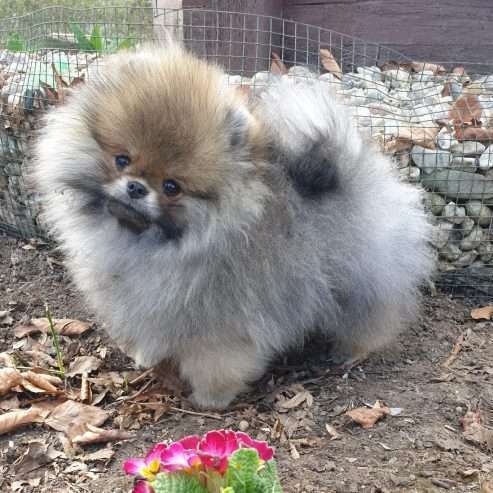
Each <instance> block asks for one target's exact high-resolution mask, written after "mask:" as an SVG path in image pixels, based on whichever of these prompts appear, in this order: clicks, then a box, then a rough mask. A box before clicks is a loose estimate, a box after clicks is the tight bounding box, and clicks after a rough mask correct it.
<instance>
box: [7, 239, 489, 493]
mask: <svg viewBox="0 0 493 493" xmlns="http://www.w3.org/2000/svg"><path fill="white" fill-rule="evenodd" d="M59 261H60V258H59V257H58V256H57V254H56V252H54V251H53V250H52V249H51V248H50V247H49V246H43V245H35V246H34V247H33V245H31V244H28V243H26V242H22V241H17V240H13V239H8V238H4V237H3V238H2V237H0V312H1V311H2V310H3V311H5V310H8V311H9V312H10V316H11V317H12V318H13V321H9V320H8V319H6V318H5V317H4V321H3V326H1V327H0V353H2V352H4V353H5V352H7V353H8V354H14V355H16V357H17V359H16V361H22V362H23V365H24V366H25V368H30V367H33V366H43V365H46V364H48V363H46V362H44V363H43V362H42V361H40V359H39V352H43V351H45V352H46V353H47V354H49V355H50V356H51V357H54V356H55V353H54V349H53V346H52V344H51V340H50V339H49V338H47V337H46V336H43V335H31V336H28V337H23V338H16V337H15V336H14V327H15V325H16V324H18V323H19V322H23V321H26V320H28V319H31V318H36V317H43V316H44V304H45V303H46V302H47V303H48V304H49V306H50V307H51V310H52V312H53V315H54V317H56V318H73V319H79V320H88V321H91V322H94V323H95V326H96V328H95V330H90V331H87V332H85V333H84V334H82V335H80V336H78V337H65V336H62V337H61V338H60V342H61V346H62V353H63V356H64V358H65V365H66V366H67V367H69V366H70V364H71V362H73V361H74V359H75V358H76V357H79V356H84V355H86V356H88V355H89V356H94V357H97V358H98V359H99V360H101V361H102V365H101V366H100V368H99V369H97V370H95V371H93V372H92V373H91V374H90V375H89V377H90V378H89V381H90V384H91V389H92V401H89V403H91V402H92V404H94V403H96V404H95V405H96V406H97V407H98V408H99V409H104V410H107V411H108V413H109V418H108V420H107V421H106V422H105V424H104V425H103V427H104V428H107V429H125V430H128V431H129V432H131V434H132V438H130V439H128V440H122V441H116V442H111V443H109V444H107V445H105V444H96V445H85V446H82V447H75V446H73V445H71V444H70V443H69V442H68V440H67V439H66V435H65V434H64V433H63V432H60V431H56V430H53V429H51V428H49V427H48V426H46V425H42V424H30V425H27V426H24V427H21V428H18V429H17V430H15V431H12V432H11V433H7V434H1V435H0V491H2V492H4V491H5V492H8V491H21V492H33V493H35V492H36V493H37V492H48V491H49V492H50V493H57V492H98V493H106V492H113V493H123V492H127V491H131V489H132V481H131V480H130V479H129V478H126V477H124V475H123V474H122V472H121V463H122V461H123V460H124V459H125V458H126V457H129V456H135V455H143V453H144V452H145V451H146V450H147V449H148V448H149V447H150V446H151V445H152V444H153V443H155V442H158V441H162V440H168V439H178V438H180V437H182V436H184V435H185V434H193V433H200V434H201V433H204V432H205V431H207V430H210V429H217V428H222V427H228V428H233V429H237V428H238V427H241V428H242V429H247V428H248V430H247V431H248V433H250V434H251V435H253V436H255V437H260V438H263V439H268V440H269V441H271V442H272V443H273V445H275V446H276V448H277V460H278V465H279V470H280V473H281V476H282V481H283V485H284V488H285V491H286V493H304V492H306V493H329V492H340V493H356V492H374V493H376V492H429V493H431V492H442V491H447V490H449V491H454V492H479V491H481V493H488V492H490V493H491V491H493V490H490V489H488V488H489V487H490V486H489V483H488V482H489V481H490V480H491V479H493V460H492V453H491V448H489V447H488V445H490V447H491V445H493V442H491V443H489V442H488V441H487V439H485V440H484V441H483V442H484V443H481V441H479V442H478V441H470V440H466V437H465V436H464V433H463V428H462V426H461V418H462V417H464V415H465V414H466V412H467V411H468V410H473V411H475V410H477V409H482V413H483V414H482V416H483V418H482V419H483V420H484V419H485V418H484V416H486V417H488V416H489V417H490V418H491V417H492V416H493V409H492V408H491V402H492V401H493V394H492V383H493V380H492V379H493V323H492V322H487V321H484V322H477V321H474V320H472V319H471V317H470V310H471V308H473V307H474V305H472V304H470V303H469V304H468V303H467V302H465V301H459V300H452V299H450V298H449V297H447V296H446V295H444V294H438V295H435V296H433V297H432V296H430V295H427V296H426V298H425V301H424V303H423V313H422V315H421V317H420V320H419V322H418V323H416V324H415V325H414V326H413V327H412V328H411V330H409V331H408V332H407V333H406V334H403V335H402V336H401V337H400V338H399V340H398V341H397V342H396V344H395V345H394V346H393V347H392V348H389V349H387V350H385V351H384V352H381V353H378V354H374V355H372V356H371V357H370V358H369V359H368V360H367V361H365V362H363V363H361V364H360V365H359V366H357V367H355V368H353V369H352V370H351V371H348V372H345V371H342V370H339V369H337V368H335V367H331V366H330V365H329V363H328V362H327V358H328V356H327V351H326V348H323V349H320V347H321V345H320V344H312V345H308V346H307V347H306V348H304V350H303V351H302V352H300V353H298V354H297V355H293V356H290V357H288V358H285V359H284V360H283V361H278V362H276V363H275V364H274V365H273V367H272V369H271V370H270V371H269V373H268V374H267V375H266V377H265V378H264V379H263V380H262V381H261V382H259V383H258V384H257V385H256V386H255V389H254V390H253V391H252V392H251V393H250V394H248V395H245V396H241V398H240V399H238V401H236V402H235V403H234V405H233V407H232V408H231V410H229V411H228V412H226V413H222V414H219V415H218V414H215V413H212V414H211V415H208V414H207V413H205V414H193V411H192V408H191V407H190V405H189V404H188V402H187V401H186V399H185V398H181V397H180V396H179V395H178V396H173V395H172V394H171V393H170V392H164V391H159V388H160V387H156V384H155V383H154V382H153V380H151V376H150V375H147V376H144V377H143V378H141V379H140V380H137V381H135V378H136V375H138V374H139V373H141V372H136V370H135V368H134V367H133V366H132V362H131V361H129V360H128V359H126V358H125V357H124V356H123V355H122V354H121V353H120V352H119V350H118V349H117V348H116V347H115V346H114V345H113V344H112V343H111V341H110V340H109V339H108V338H107V337H106V335H105V334H104V332H103V331H102V330H100V326H99V324H98V321H97V320H94V318H93V316H92V315H91V313H90V312H89V311H88V310H87V309H86V308H85V307H84V304H83V302H82V301H81V297H80V296H79V294H78V293H77V292H76V291H75V290H74V289H73V287H72V286H71V285H70V283H69V280H68V278H67V275H66V273H65V271H64V269H63V267H62V266H61V264H60V263H59ZM0 320H1V319H0ZM461 335H463V336H464V337H465V340H464V341H462V340H461V339H460V336H461ZM458 338H459V339H458ZM458 340H459V345H458V346H457V350H459V351H458V353H457V357H456V358H455V360H454V361H452V362H451V363H450V364H449V366H448V367H447V366H444V363H445V362H446V360H447V358H448V357H449V356H450V354H451V351H452V350H453V348H454V345H455V344H456V342H457V341H458ZM36 355H37V357H38V360H37V361H34V360H33V358H34V357H35V356H36ZM0 366H2V363H1V361H0ZM80 386H81V377H80V376H75V377H71V378H68V379H67V380H66V382H65V387H64V395H67V396H69V397H71V398H72V399H76V398H77V395H79V392H80ZM15 397H17V399H18V404H12V402H13V401H12V400H11V399H14V401H15ZM293 397H294V398H295V399H294V400H290V399H291V398H293ZM50 399H54V398H53V397H49V396H46V395H43V394H36V393H32V392H31V393H30V392H29V391H26V390H24V391H23V392H17V393H16V394H15V396H12V395H11V394H9V395H7V396H3V397H0V418H1V417H2V414H3V415H4V414H5V413H7V412H12V411H11V410H9V409H12V408H14V410H15V408H16V407H17V408H18V407H20V408H24V407H28V406H29V404H30V403H32V402H36V401H43V400H44V401H46V400H50ZM98 401H99V402H98ZM376 401H380V402H382V403H384V404H385V405H387V406H388V407H390V408H392V413H391V415H387V416H385V417H384V418H383V419H381V420H380V421H378V422H377V423H376V424H375V426H373V427H371V428H367V429H364V428H362V427H361V426H359V425H358V424H356V423H354V422H353V421H352V420H351V419H350V418H349V417H348V416H347V415H346V414H345V412H346V411H347V410H349V409H351V408H355V407H360V406H366V405H370V406H371V405H373V404H375V402H376ZM5 402H7V405H6V404H5ZM2 403H3V404H2ZM9 404H10V405H9ZM77 419H78V418H77V417H75V418H74V426H75V425H77ZM486 421H487V418H486ZM485 424H488V423H485ZM489 424H491V422H490V423H489ZM327 426H328V427H329V428H328V429H329V431H327ZM334 438H335V439H334ZM481 485H482V486H481Z"/></svg>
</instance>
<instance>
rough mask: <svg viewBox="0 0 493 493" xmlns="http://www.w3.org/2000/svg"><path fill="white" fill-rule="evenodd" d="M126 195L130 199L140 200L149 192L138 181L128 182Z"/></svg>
mask: <svg viewBox="0 0 493 493" xmlns="http://www.w3.org/2000/svg"><path fill="white" fill-rule="evenodd" d="M127 193H128V196H129V197H130V198H131V199H141V198H142V197H145V196H146V195H147V194H148V193H149V191H148V190H147V188H146V187H144V185H142V183H139V182H138V181H129V182H128V184H127Z"/></svg>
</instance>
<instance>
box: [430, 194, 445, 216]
mask: <svg viewBox="0 0 493 493" xmlns="http://www.w3.org/2000/svg"><path fill="white" fill-rule="evenodd" d="M446 203H447V202H446V200H445V199H444V198H443V197H442V196H441V195H438V194H437V193H429V194H427V199H426V207H427V209H428V210H430V211H431V213H432V214H433V215H434V216H440V215H441V213H442V211H443V208H444V207H445V204H446Z"/></svg>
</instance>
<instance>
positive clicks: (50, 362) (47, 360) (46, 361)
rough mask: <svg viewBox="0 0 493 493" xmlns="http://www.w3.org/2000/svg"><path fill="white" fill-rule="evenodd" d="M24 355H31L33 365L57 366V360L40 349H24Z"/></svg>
mask: <svg viewBox="0 0 493 493" xmlns="http://www.w3.org/2000/svg"><path fill="white" fill-rule="evenodd" d="M22 354H23V356H24V355H26V356H29V357H30V359H31V364H32V366H45V367H46V366H51V367H52V368H56V367H57V366H58V365H57V362H56V361H55V360H54V359H53V358H52V357H51V356H50V355H49V354H46V353H45V352H43V351H38V350H36V349H32V350H29V351H23V352H22Z"/></svg>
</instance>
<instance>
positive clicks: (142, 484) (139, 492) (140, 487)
mask: <svg viewBox="0 0 493 493" xmlns="http://www.w3.org/2000/svg"><path fill="white" fill-rule="evenodd" d="M132 493H154V490H153V489H152V487H151V486H150V485H149V483H148V482H147V481H137V482H136V483H135V486H134V489H133V492H132Z"/></svg>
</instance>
